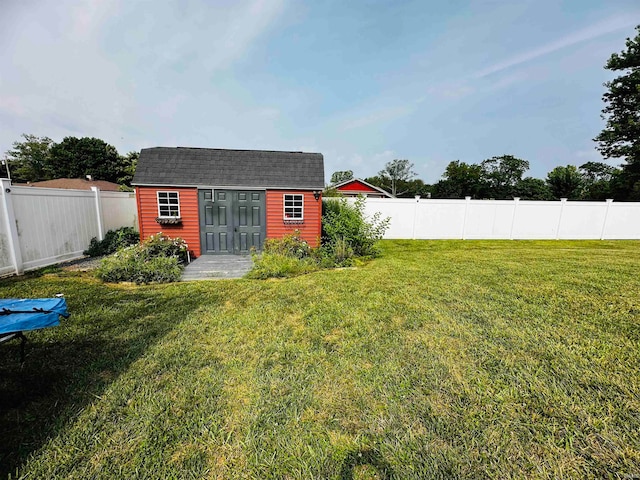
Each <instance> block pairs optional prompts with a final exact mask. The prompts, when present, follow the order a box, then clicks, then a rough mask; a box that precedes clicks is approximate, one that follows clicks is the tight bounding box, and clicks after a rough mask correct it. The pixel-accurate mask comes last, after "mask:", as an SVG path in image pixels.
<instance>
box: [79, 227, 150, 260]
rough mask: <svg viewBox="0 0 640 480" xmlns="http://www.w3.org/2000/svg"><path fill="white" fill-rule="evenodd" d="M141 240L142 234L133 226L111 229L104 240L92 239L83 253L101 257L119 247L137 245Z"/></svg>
mask: <svg viewBox="0 0 640 480" xmlns="http://www.w3.org/2000/svg"><path fill="white" fill-rule="evenodd" d="M139 241H140V234H139V233H138V232H136V231H135V230H134V229H133V228H131V227H122V228H118V229H117V230H109V231H108V232H107V233H106V234H105V236H104V239H103V240H98V239H97V238H96V237H93V238H92V239H91V243H89V248H87V249H86V250H85V251H84V252H83V253H84V254H85V255H89V256H90V257H100V256H102V255H110V254H112V253H113V252H115V251H116V250H118V249H119V248H123V247H128V246H129V245H135V244H136V243H138V242H139Z"/></svg>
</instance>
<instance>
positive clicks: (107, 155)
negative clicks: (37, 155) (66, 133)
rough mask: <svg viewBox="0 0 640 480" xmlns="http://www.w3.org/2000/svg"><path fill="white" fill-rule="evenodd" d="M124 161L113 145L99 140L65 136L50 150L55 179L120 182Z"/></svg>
mask: <svg viewBox="0 0 640 480" xmlns="http://www.w3.org/2000/svg"><path fill="white" fill-rule="evenodd" d="M124 169H125V168H124V166H123V159H122V157H120V155H118V151H117V150H116V148H115V147H114V146H112V145H109V144H108V143H106V142H104V141H103V140H100V139H99V138H89V137H84V138H76V137H65V138H64V140H62V142H60V143H56V144H55V145H53V147H51V170H52V173H53V177H54V178H63V177H68V178H84V176H85V175H91V176H92V177H93V178H94V179H95V180H107V181H110V182H118V180H119V177H120V175H121V174H122V172H123V170H124Z"/></svg>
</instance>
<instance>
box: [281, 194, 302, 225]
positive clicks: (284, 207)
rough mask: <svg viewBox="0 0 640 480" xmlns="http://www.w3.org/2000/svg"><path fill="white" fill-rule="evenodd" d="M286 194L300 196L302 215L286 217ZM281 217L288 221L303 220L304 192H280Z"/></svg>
mask: <svg viewBox="0 0 640 480" xmlns="http://www.w3.org/2000/svg"><path fill="white" fill-rule="evenodd" d="M287 196H299V197H302V206H301V207H300V208H302V216H301V217H297V218H290V217H287ZM282 219H283V220H285V221H289V222H301V221H303V220H304V194H303V193H284V194H282Z"/></svg>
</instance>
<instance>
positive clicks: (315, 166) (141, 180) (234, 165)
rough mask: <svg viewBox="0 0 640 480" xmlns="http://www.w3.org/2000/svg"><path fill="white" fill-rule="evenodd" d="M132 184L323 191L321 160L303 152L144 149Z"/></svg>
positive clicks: (322, 165) (314, 155)
mask: <svg viewBox="0 0 640 480" xmlns="http://www.w3.org/2000/svg"><path fill="white" fill-rule="evenodd" d="M131 183H132V184H134V185H195V186H197V185H203V186H214V187H218V186H220V187H262V188H301V189H307V188H309V189H318V190H322V189H323V188H324V159H323V157H322V154H320V153H304V152H274V151H263V150H223V149H217V148H183V147H176V148H169V147H154V148H144V149H142V151H141V152H140V159H139V160H138V166H137V168H136V174H135V175H134V177H133V182H131Z"/></svg>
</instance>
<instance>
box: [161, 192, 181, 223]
mask: <svg viewBox="0 0 640 480" xmlns="http://www.w3.org/2000/svg"><path fill="white" fill-rule="evenodd" d="M158 214H159V216H160V217H179V216H180V196H179V194H178V192H158Z"/></svg>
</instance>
